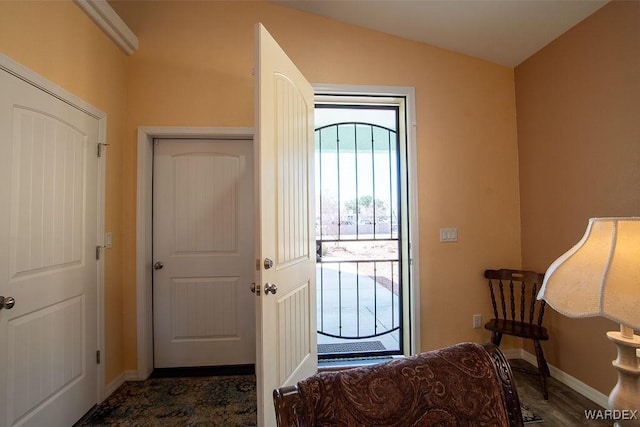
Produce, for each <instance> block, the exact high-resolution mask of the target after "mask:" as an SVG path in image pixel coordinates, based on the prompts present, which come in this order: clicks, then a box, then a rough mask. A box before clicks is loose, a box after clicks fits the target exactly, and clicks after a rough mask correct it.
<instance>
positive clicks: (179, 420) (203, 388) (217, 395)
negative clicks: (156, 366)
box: [77, 375, 256, 427]
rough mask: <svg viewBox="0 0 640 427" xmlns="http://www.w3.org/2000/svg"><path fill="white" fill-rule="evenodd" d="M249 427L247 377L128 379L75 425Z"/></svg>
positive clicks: (252, 402) (252, 391) (251, 385)
mask: <svg viewBox="0 0 640 427" xmlns="http://www.w3.org/2000/svg"><path fill="white" fill-rule="evenodd" d="M205 425H206V426H243V427H244V426H255V425H256V381H255V376H253V375H238V376H217V377H190V378H152V379H149V380H146V381H130V382H126V383H124V384H123V385H122V386H120V387H119V388H118V389H117V390H116V391H115V392H114V393H113V394H112V395H111V396H109V397H108V398H107V399H106V400H105V401H104V402H102V404H100V405H99V406H98V407H97V408H95V410H94V411H93V412H92V413H91V414H89V416H88V417H87V418H86V419H85V420H83V421H81V422H80V423H78V424H77V426H153V427H156V426H157V427H161V426H205Z"/></svg>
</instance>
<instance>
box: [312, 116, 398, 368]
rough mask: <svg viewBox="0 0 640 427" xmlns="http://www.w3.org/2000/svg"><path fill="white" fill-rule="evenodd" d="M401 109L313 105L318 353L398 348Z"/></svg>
mask: <svg viewBox="0 0 640 427" xmlns="http://www.w3.org/2000/svg"><path fill="white" fill-rule="evenodd" d="M398 114H399V111H398V108H397V107H395V106H373V105H367V106H360V105H359V106H343V105H317V106H316V110H315V128H316V132H315V139H316V239H317V245H316V246H317V248H316V251H317V260H318V264H317V284H318V286H317V291H318V295H317V306H318V353H319V357H320V358H324V359H326V358H338V357H352V356H377V355H388V354H400V353H401V349H402V342H401V337H402V331H401V320H400V319H402V314H401V308H402V286H401V283H400V280H401V279H400V278H401V277H402V274H401V272H400V271H399V269H400V265H401V262H400V251H399V248H400V242H399V236H400V233H399V218H400V215H399V213H400V212H399V194H398V192H399V180H398V164H399V159H398V153H399V150H398V144H399V140H398V122H399V118H398Z"/></svg>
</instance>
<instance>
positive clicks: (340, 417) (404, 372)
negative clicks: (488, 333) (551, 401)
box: [274, 343, 522, 427]
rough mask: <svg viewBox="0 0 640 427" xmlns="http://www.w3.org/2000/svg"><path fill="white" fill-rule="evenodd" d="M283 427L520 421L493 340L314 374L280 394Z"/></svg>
mask: <svg viewBox="0 0 640 427" xmlns="http://www.w3.org/2000/svg"><path fill="white" fill-rule="evenodd" d="M274 402H275V405H276V413H277V417H278V425H279V426H371V427H372V426H519V425H522V417H521V414H520V404H519V401H518V396H517V393H516V390H515V384H514V383H513V377H512V375H511V369H510V368H509V365H508V363H507V361H506V359H505V358H504V355H503V354H502V353H501V352H500V350H499V349H498V348H497V347H495V346H493V345H491V344H487V345H484V346H482V345H478V344H472V343H462V344H457V345H455V346H452V347H447V348H444V349H440V350H435V351H431V352H427V353H421V354H418V355H416V356H412V357H407V358H403V359H398V360H393V361H390V362H386V363H381V364H378V365H372V366H366V367H359V368H354V369H347V370H342V371H335V372H322V373H319V374H316V375H313V376H311V377H309V378H307V379H305V380H303V381H300V382H299V383H298V384H297V386H293V387H285V388H281V389H278V390H275V391H274Z"/></svg>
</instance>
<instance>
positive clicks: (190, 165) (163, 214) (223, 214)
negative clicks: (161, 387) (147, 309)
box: [153, 139, 256, 368]
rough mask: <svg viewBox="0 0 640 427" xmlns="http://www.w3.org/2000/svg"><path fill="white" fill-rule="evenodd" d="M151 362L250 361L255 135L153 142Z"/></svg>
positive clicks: (163, 364)
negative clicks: (152, 359)
mask: <svg viewBox="0 0 640 427" xmlns="http://www.w3.org/2000/svg"><path fill="white" fill-rule="evenodd" d="M153 163H154V168H153V258H154V274H153V316H154V320H153V326H154V340H153V341H154V367H155V368H175V367H197V366H221V365H247V364H253V363H255V358H256V352H255V348H256V347H255V314H254V313H255V311H254V310H255V301H254V300H255V297H254V294H252V293H251V291H250V285H251V282H252V281H253V272H254V263H253V252H254V250H253V243H254V236H253V198H254V193H253V167H254V165H253V142H252V141H250V140H214V139H181V140H178V139H157V140H155V141H154V160H153Z"/></svg>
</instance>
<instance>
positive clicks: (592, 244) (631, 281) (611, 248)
mask: <svg viewBox="0 0 640 427" xmlns="http://www.w3.org/2000/svg"><path fill="white" fill-rule="evenodd" d="M538 299H544V300H545V301H546V302H547V304H549V305H551V306H552V307H553V308H554V309H555V310H556V311H558V312H559V313H561V314H563V315H565V316H568V317H592V316H603V317H606V318H608V319H611V320H613V321H615V322H617V323H620V324H622V325H625V326H628V327H630V328H632V329H635V330H638V329H640V217H629V218H591V219H590V220H589V225H588V226H587V231H586V233H585V234H584V236H583V237H582V240H580V241H579V242H578V243H577V244H576V245H575V246H574V247H573V248H571V249H570V250H569V251H567V252H566V253H565V254H564V255H562V256H561V257H560V258H558V259H557V260H555V261H554V262H553V264H551V266H550V267H549V269H548V270H547V272H546V274H545V277H544V282H543V284H542V288H540V292H539V293H538Z"/></svg>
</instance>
